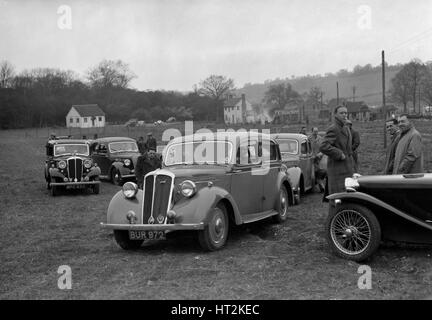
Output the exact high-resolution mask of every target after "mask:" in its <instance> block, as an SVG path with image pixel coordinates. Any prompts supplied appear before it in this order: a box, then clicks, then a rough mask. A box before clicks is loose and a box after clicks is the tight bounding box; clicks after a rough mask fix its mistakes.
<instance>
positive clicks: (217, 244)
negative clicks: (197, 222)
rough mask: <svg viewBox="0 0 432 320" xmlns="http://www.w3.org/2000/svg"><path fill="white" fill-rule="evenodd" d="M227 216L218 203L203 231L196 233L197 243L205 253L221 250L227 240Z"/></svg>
mask: <svg viewBox="0 0 432 320" xmlns="http://www.w3.org/2000/svg"><path fill="white" fill-rule="evenodd" d="M228 227H229V222H228V214H227V210H226V208H225V206H224V205H223V204H222V203H219V204H218V205H217V206H216V207H215V208H214V209H213V212H212V214H211V217H210V221H209V223H208V224H207V225H206V227H205V228H204V230H200V231H198V241H199V243H200V245H201V247H202V248H203V249H204V250H206V251H215V250H218V249H221V248H222V247H223V246H224V245H225V243H226V241H227V239H228Z"/></svg>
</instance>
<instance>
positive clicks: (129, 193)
mask: <svg viewBox="0 0 432 320" xmlns="http://www.w3.org/2000/svg"><path fill="white" fill-rule="evenodd" d="M122 191H123V195H124V196H125V197H126V198H128V199H132V198H134V197H135V195H136V194H137V192H138V185H137V184H136V183H133V182H126V183H125V184H124V185H123V189H122Z"/></svg>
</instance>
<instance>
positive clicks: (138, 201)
mask: <svg viewBox="0 0 432 320" xmlns="http://www.w3.org/2000/svg"><path fill="white" fill-rule="evenodd" d="M142 201H143V191H142V190H141V189H139V190H138V192H137V194H136V196H135V198H133V199H126V198H125V196H124V195H123V191H119V192H117V193H116V194H115V195H114V197H113V198H112V199H111V201H110V203H109V205H108V210H107V223H108V224H129V220H128V219H127V218H126V216H127V214H128V212H129V211H133V212H134V213H135V215H136V217H137V221H136V223H137V224H142Z"/></svg>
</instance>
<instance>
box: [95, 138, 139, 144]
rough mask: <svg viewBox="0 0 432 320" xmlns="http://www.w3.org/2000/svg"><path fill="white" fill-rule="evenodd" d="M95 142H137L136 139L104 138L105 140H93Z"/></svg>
mask: <svg viewBox="0 0 432 320" xmlns="http://www.w3.org/2000/svg"><path fill="white" fill-rule="evenodd" d="M93 141H94V142H106V143H109V142H118V141H134V142H136V140H135V139H133V138H129V137H104V138H99V139H95V140H93Z"/></svg>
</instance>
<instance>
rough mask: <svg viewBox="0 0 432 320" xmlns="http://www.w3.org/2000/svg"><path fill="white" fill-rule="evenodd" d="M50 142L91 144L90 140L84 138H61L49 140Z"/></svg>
mask: <svg viewBox="0 0 432 320" xmlns="http://www.w3.org/2000/svg"><path fill="white" fill-rule="evenodd" d="M48 143H50V144H89V143H90V141H89V140H83V139H59V140H49V141H48Z"/></svg>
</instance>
